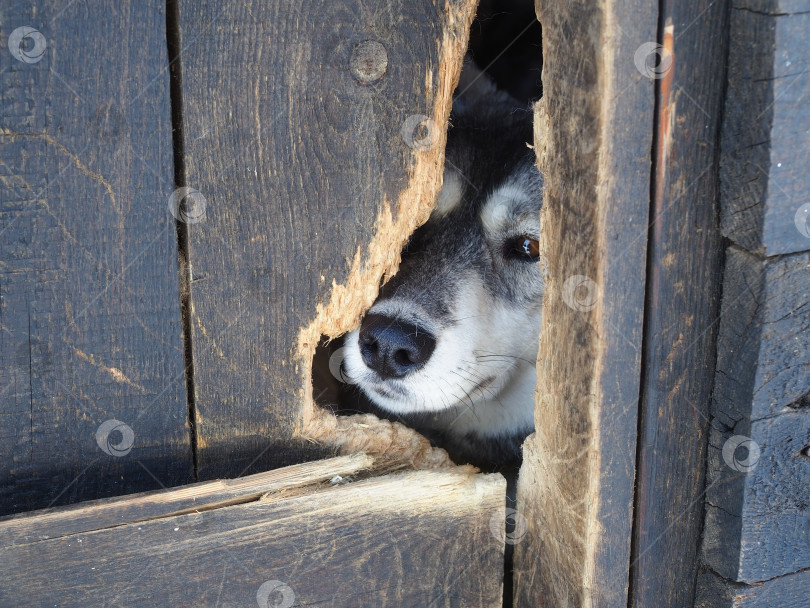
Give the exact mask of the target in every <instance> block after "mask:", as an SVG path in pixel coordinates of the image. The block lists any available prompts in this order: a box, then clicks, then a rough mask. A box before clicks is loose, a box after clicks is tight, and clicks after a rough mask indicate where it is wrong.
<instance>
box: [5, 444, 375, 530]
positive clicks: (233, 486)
mask: <svg viewBox="0 0 810 608" xmlns="http://www.w3.org/2000/svg"><path fill="white" fill-rule="evenodd" d="M373 468H374V459H372V458H371V457H369V456H366V455H365V454H354V455H352V456H341V457H338V458H329V459H326V460H318V461H315V462H312V463H306V464H301V465H296V466H293V467H284V468H282V469H276V470H274V471H267V472H265V473H257V474H255V475H248V476H246V477H241V478H239V479H224V480H223V479H218V480H216V481H204V482H200V483H196V484H191V485H187V486H183V487H181V488H177V489H171V490H162V491H153V492H142V493H138V494H130V495H128V496H121V497H117V498H102V499H99V500H88V501H85V502H83V503H81V504H78V505H73V506H70V507H56V508H53V509H43V510H41V511H35V512H33V513H23V514H19V515H12V516H9V517H7V518H4V519H0V546H11V545H21V544H26V543H30V542H38V541H41V540H48V539H53V538H57V537H63V536H70V535H75V534H80V533H83V532H92V531H93V530H101V529H103V528H110V527H113V526H117V525H122V524H125V523H135V522H140V521H147V520H150V519H158V518H161V517H169V516H173V515H180V514H183V513H188V512H200V511H208V510H211V509H213V508H221V507H223V506H227V505H231V504H239V503H245V502H250V501H253V500H258V499H259V498H260V497H262V496H263V495H266V494H269V493H273V492H285V493H286V494H289V493H290V492H292V491H300V490H301V489H302V488H310V489H311V488H312V487H313V486H315V485H317V484H320V483H324V482H328V481H329V480H330V479H334V478H335V476H338V477H343V478H346V479H351V478H352V476H354V475H357V474H360V473H367V472H368V471H369V470H372V469H373Z"/></svg>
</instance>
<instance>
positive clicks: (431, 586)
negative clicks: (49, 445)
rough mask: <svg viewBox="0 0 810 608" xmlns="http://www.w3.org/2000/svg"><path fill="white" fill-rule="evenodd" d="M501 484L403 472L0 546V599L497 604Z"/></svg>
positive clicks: (490, 478) (489, 478)
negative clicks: (54, 537) (64, 535)
mask: <svg viewBox="0 0 810 608" xmlns="http://www.w3.org/2000/svg"><path fill="white" fill-rule="evenodd" d="M505 485H506V484H505V481H504V479H503V477H501V476H500V475H468V474H464V473H459V472H426V471H419V472H410V473H402V474H396V475H391V476H387V477H382V478H376V479H370V480H367V481H361V482H356V483H350V484H347V485H344V486H337V487H333V488H331V489H327V490H323V491H319V492H315V493H308V494H306V495H303V496H296V497H293V498H284V496H283V494H281V495H275V496H272V497H270V498H269V499H268V500H261V501H254V502H251V503H247V504H241V505H235V506H230V507H223V508H218V509H213V510H210V511H205V512H202V513H191V514H186V515H178V516H172V517H163V518H160V519H153V520H150V521H144V522H140V523H133V524H127V525H119V526H116V527H112V528H107V529H103V530H96V531H93V532H87V533H79V534H75V535H71V536H67V537H63V538H57V539H52V540H44V541H40V542H35V543H30V544H25V545H18V546H12V547H8V546H7V547H0V577H2V580H3V586H2V588H0V604H2V605H15V606H16V605H23V604H25V605H36V606H46V605H54V604H58V605H60V606H87V605H105V606H128V607H130V606H132V607H137V606H189V605H198V606H213V605H218V606H249V605H254V602H257V601H258V605H260V606H276V607H278V606H285V607H289V606H292V605H293V603H294V604H295V605H296V606H316V605H318V606H319V605H329V606H382V607H384V606H391V607H394V606H425V607H429V606H448V607H449V606H491V607H493V608H494V607H496V606H497V607H500V606H501V605H502V604H501V601H502V600H501V586H502V578H503V545H504V543H503V539H504V535H503V528H502V526H503V523H502V522H503V520H504V519H503V518H504V515H505V513H504V500H503V496H504V492H505ZM32 519H33V520H34V522H32V528H33V527H35V526H36V521H35V520H36V518H35V517H34V518H32ZM492 521H495V522H497V523H496V524H492V523H491V522H492ZM273 581H278V583H274V582H273ZM278 585H284V587H283V588H281V589H279V588H278ZM273 588H275V593H272V592H271V590H272V589H273Z"/></svg>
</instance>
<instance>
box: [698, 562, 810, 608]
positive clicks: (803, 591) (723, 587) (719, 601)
mask: <svg viewBox="0 0 810 608" xmlns="http://www.w3.org/2000/svg"><path fill="white" fill-rule="evenodd" d="M698 589H699V592H698V596H697V599H696V601H695V608H774V607H775V606H778V607H779V608H810V572H807V571H805V572H799V573H797V574H790V575H787V576H780V577H779V578H776V579H773V580H770V581H767V582H765V583H760V584H758V585H751V586H749V585H739V584H735V583H731V582H729V581H727V580H725V579H723V578H721V577H719V576H717V575H716V574H715V573H714V572H706V573H704V574H702V575H701V576H700V578H699V579H698Z"/></svg>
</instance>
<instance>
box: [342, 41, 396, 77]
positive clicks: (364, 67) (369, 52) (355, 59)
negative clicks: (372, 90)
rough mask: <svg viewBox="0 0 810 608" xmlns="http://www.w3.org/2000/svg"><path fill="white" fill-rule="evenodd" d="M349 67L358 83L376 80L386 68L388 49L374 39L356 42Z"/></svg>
mask: <svg viewBox="0 0 810 608" xmlns="http://www.w3.org/2000/svg"><path fill="white" fill-rule="evenodd" d="M349 67H350V68H351V71H352V75H353V76H354V77H355V78H356V79H357V81H358V82H359V83H360V84H370V83H372V82H376V81H377V80H379V79H380V78H382V77H383V74H385V71H386V69H388V51H387V50H386V48H385V46H383V44H382V43H381V42H377V41H376V40H364V41H363V42H358V43H357V44H356V45H355V46H354V49H352V56H351V58H350V59H349Z"/></svg>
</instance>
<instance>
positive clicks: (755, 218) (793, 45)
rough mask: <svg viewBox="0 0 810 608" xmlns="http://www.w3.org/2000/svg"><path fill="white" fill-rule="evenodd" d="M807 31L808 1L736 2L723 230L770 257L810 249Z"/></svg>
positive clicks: (724, 161) (723, 155)
mask: <svg viewBox="0 0 810 608" xmlns="http://www.w3.org/2000/svg"><path fill="white" fill-rule="evenodd" d="M808 29H810V5H808V4H807V2H806V1H798V0H786V1H779V0H734V1H733V2H732V10H731V30H730V40H731V43H730V49H729V60H728V61H729V67H728V92H727V96H726V106H725V114H724V121H723V131H722V139H721V161H720V174H721V178H722V182H723V188H722V192H723V199H722V202H723V205H722V215H721V224H722V229H723V232H724V234H726V235H727V236H728V237H729V238H731V239H732V240H734V241H735V242H737V243H738V244H739V245H741V246H742V247H745V248H746V249H748V250H750V251H757V252H760V253H764V254H765V255H774V254H779V253H790V252H796V251H804V250H807V249H810V206H808V200H807V196H806V193H807V191H808V190H809V189H810V171H808V170H807V158H808V155H809V154H810V143H808V140H807V134H806V128H807V125H808V124H810V79H808V78H807V72H808V70H810V58H808V56H807V52H806V46H807V45H806V35H807V31H808Z"/></svg>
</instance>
